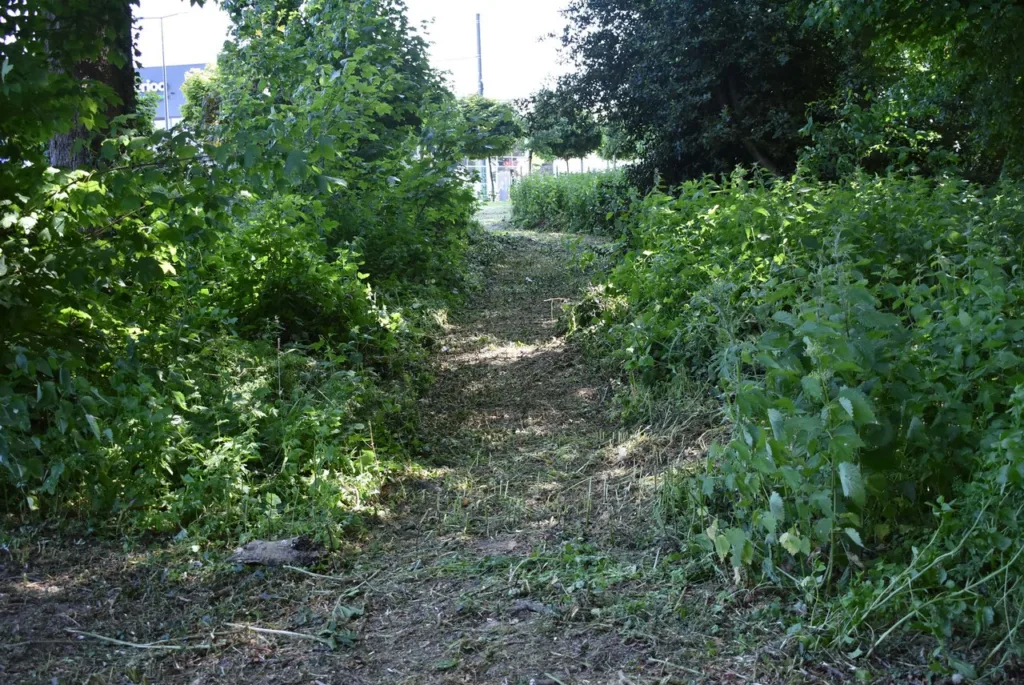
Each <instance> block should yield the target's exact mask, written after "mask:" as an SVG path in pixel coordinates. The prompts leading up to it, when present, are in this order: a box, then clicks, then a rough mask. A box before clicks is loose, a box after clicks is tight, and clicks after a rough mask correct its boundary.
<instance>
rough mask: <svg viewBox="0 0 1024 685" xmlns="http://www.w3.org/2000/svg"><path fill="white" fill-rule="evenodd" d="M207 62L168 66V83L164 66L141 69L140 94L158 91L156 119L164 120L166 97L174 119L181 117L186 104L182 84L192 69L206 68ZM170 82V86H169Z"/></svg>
mask: <svg viewBox="0 0 1024 685" xmlns="http://www.w3.org/2000/svg"><path fill="white" fill-rule="evenodd" d="M205 68H206V65H205V64H176V65H174V66H170V65H168V66H167V83H166V84H165V83H164V68H163V67H142V68H141V69H139V80H140V83H139V94H140V95H145V94H146V93H158V94H159V95H160V101H159V102H157V105H156V120H157V121H160V122H162V121H163V120H164V111H165V110H164V97H167V95H168V94H169V95H170V97H169V98H168V100H167V104H168V107H169V108H170V117H171V119H172V120H174V119H179V118H181V106H182V105H183V104H185V96H184V95H182V94H181V85H182V84H183V83H185V77H186V76H187V75H188V73H189V72H190V71H195V70H202V69H205ZM168 84H169V86H170V87H168Z"/></svg>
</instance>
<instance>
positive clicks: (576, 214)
mask: <svg viewBox="0 0 1024 685" xmlns="http://www.w3.org/2000/svg"><path fill="white" fill-rule="evenodd" d="M511 194H512V221H513V222H514V223H515V224H516V225H517V226H520V227H522V228H534V229H541V230H556V231H568V232H570V233H592V234H605V235H612V236H616V235H619V234H621V233H622V231H623V230H624V229H625V225H624V224H623V222H622V215H623V212H625V211H626V210H627V209H628V208H629V205H630V202H631V200H632V199H633V198H634V197H635V195H636V191H635V190H634V189H633V187H632V185H631V184H630V183H629V182H628V181H627V179H626V176H625V174H624V173H623V172H621V171H609V172H603V171H602V172H591V173H587V174H568V175H565V176H550V175H546V174H533V175H530V176H527V177H525V178H523V179H522V180H520V181H518V182H517V183H516V184H515V185H514V186H512V193H511Z"/></svg>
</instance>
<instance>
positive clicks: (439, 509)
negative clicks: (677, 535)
mask: <svg viewBox="0 0 1024 685" xmlns="http://www.w3.org/2000/svg"><path fill="white" fill-rule="evenodd" d="M496 239H497V240H499V241H500V242H501V244H502V250H501V253H500V258H499V260H498V261H497V263H495V264H494V265H493V267H492V269H491V272H490V275H489V278H488V282H487V286H486V288H485V289H484V291H483V292H482V293H480V294H479V295H478V296H477V297H475V298H474V299H473V301H472V302H471V304H470V306H469V307H468V308H467V309H466V310H465V311H463V312H461V313H460V314H459V316H458V318H457V319H456V320H455V321H454V322H453V323H452V324H451V325H450V326H449V328H448V331H447V335H446V338H445V340H444V341H443V345H442V347H441V352H440V353H439V355H438V360H437V362H438V378H437V383H436V385H435V386H434V388H433V390H432V392H431V393H430V394H429V396H428V397H426V398H425V399H424V402H423V412H424V418H425V421H426V425H427V429H428V433H429V434H430V435H431V436H433V438H434V441H435V443H436V445H437V450H438V452H439V458H438V461H439V463H440V465H441V466H440V468H438V469H437V470H436V471H435V472H434V473H433V474H432V475H433V477H432V478H430V479H425V480H421V481H413V482H410V483H407V484H405V491H406V492H405V507H404V511H403V512H402V514H401V515H400V518H399V521H398V523H397V525H396V526H394V527H393V528H392V529H391V530H387V531H383V532H382V533H381V534H380V535H378V536H377V539H376V543H377V544H378V545H379V546H380V553H379V555H378V556H377V557H375V558H373V559H369V560H367V564H368V566H372V567H375V570H379V571H380V573H379V574H378V575H377V576H375V578H374V580H373V581H371V585H372V586H373V587H372V590H370V591H368V592H367V595H366V599H367V607H368V609H369V610H368V613H367V619H366V621H365V622H364V623H363V624H362V625H361V626H360V632H361V633H362V634H364V635H365V636H366V642H365V644H363V645H361V647H360V648H359V649H358V650H357V652H356V654H357V658H358V659H359V660H360V661H361V662H362V663H361V667H360V668H359V669H354V670H353V671H352V676H353V677H354V678H356V679H357V682H416V683H419V682H474V683H476V682H480V683H483V682H494V683H502V682H509V683H517V682H524V683H525V682H531V681H535V682H550V683H557V682H560V681H561V682H610V681H609V680H608V679H609V677H612V676H614V679H617V678H618V672H619V671H620V670H623V671H624V672H632V673H634V674H635V673H636V672H637V671H638V669H639V668H640V665H641V664H642V663H643V659H642V651H643V650H638V649H636V648H635V647H634V646H631V645H629V644H627V641H624V640H623V639H622V638H621V636H620V635H618V634H617V632H616V631H615V630H614V629H613V627H612V626H610V625H608V624H604V623H602V622H601V620H600V618H601V597H600V596H599V595H600V593H601V591H602V590H603V589H604V588H603V587H601V586H604V585H607V584H608V583H609V582H615V581H616V580H618V579H616V578H611V577H609V573H608V571H611V570H612V568H611V567H612V566H614V572H613V573H614V574H619V575H624V576H629V575H633V574H638V573H640V570H639V564H640V563H643V554H639V555H636V564H637V565H635V567H631V568H628V569H624V568H622V567H621V566H622V565H621V563H620V562H618V561H616V562H614V563H610V561H611V560H610V558H609V557H608V556H606V551H607V545H609V544H611V545H614V544H615V542H614V539H615V537H616V535H615V532H616V525H617V524H622V523H628V525H629V526H630V528H631V530H630V535H632V532H634V531H632V523H633V522H632V520H629V521H628V522H627V521H626V520H625V519H623V518H620V515H621V514H622V512H623V509H628V510H630V513H632V511H633V510H634V509H635V507H634V506H633V504H634V501H633V500H634V498H635V497H636V494H637V493H636V489H637V488H639V487H641V486H642V477H643V474H642V472H641V471H638V470H636V469H635V468H633V464H631V463H630V462H629V460H630V457H629V454H628V450H627V449H626V448H625V447H623V448H622V449H621V450H620V449H618V448H617V447H616V445H618V443H619V442H621V440H618V439H617V436H615V435H614V434H613V433H612V428H613V426H612V425H610V424H609V423H608V422H607V420H606V417H607V414H608V411H607V406H606V404H605V403H606V400H607V398H608V396H609V394H610V393H609V390H610V387H609V384H608V379H607V378H605V377H602V376H601V375H599V374H597V373H596V372H595V370H594V369H593V368H592V367H591V366H590V365H588V364H587V363H586V362H585V361H584V359H583V358H582V357H581V354H580V352H579V351H578V350H576V349H573V348H572V347H571V346H569V345H567V344H566V341H565V339H564V338H563V337H562V336H561V335H559V329H558V317H559V314H560V312H561V309H562V304H563V303H564V302H567V301H569V300H571V299H572V298H574V297H576V296H577V295H578V294H579V291H580V287H581V286H582V284H583V277H582V275H581V274H579V273H578V272H577V271H576V270H575V269H574V268H573V267H572V266H571V262H572V258H571V257H572V256H571V254H570V248H568V247H567V245H566V243H567V241H568V237H567V236H562V235H555V234H533V233H525V232H503V233H502V234H501V235H499V236H497V238H496ZM638 479H639V480H638ZM624 537H626V538H627V539H625V540H623V539H620V540H619V542H620V543H621V542H629V539H628V537H629V536H624ZM596 538H600V542H598V540H597V539H596ZM653 554H654V553H653V552H652V556H651V557H650V559H648V560H647V563H648V564H650V563H651V562H653V560H654V559H653ZM367 570H369V569H367Z"/></svg>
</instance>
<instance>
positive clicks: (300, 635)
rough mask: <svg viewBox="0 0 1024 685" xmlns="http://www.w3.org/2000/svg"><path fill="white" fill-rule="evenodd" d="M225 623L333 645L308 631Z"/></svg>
mask: <svg viewBox="0 0 1024 685" xmlns="http://www.w3.org/2000/svg"><path fill="white" fill-rule="evenodd" d="M225 625H229V626H231V627H232V628H241V629H242V630H251V631H252V632H254V633H263V634H266V635H280V636H282V637H297V638H299V639H300V640H313V641H314V642H319V643H320V644H323V645H327V646H328V647H331V646H332V645H331V641H330V640H327V639H325V638H322V637H317V636H316V635H310V634H308V633H293V632H292V631H290V630H275V629H273V628H260V627H258V626H248V625H244V624H242V623H226V624H225Z"/></svg>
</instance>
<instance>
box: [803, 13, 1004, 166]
mask: <svg viewBox="0 0 1024 685" xmlns="http://www.w3.org/2000/svg"><path fill="white" fill-rule="evenodd" d="M807 16H808V19H809V21H810V22H811V23H813V24H815V25H818V26H821V27H822V28H826V29H830V30H832V31H833V32H834V33H835V35H840V36H849V37H850V40H851V41H852V42H853V44H854V45H855V48H856V51H855V54H856V55H857V60H856V62H855V63H854V64H853V65H851V66H852V69H851V73H850V78H849V83H850V85H851V87H852V88H853V89H854V93H855V96H856V98H855V104H856V106H857V107H859V108H863V109H865V110H868V112H869V114H870V117H871V119H873V120H875V121H878V120H883V121H882V122H881V123H880V124H876V129H877V128H888V129H889V130H888V131H885V130H883V131H882V133H883V134H888V135H885V136H884V137H885V142H886V143H891V142H892V138H893V135H892V133H893V129H894V128H896V127H897V126H898V127H901V128H902V129H904V130H905V131H906V133H903V132H901V131H899V130H898V129H897V131H896V132H897V133H899V134H900V137H901V138H903V139H904V140H903V141H898V142H900V143H901V144H900V147H901V148H903V149H904V150H906V149H907V148H916V149H910V150H909V151H910V152H911V153H912V154H911V155H910V157H911V158H912V159H913V161H914V162H915V163H916V164H917V166H918V167H919V168H921V169H922V170H924V171H930V170H931V169H929V168H928V165H929V163H931V164H934V157H935V156H936V153H940V152H941V153H942V154H941V155H940V156H941V157H943V158H946V157H949V156H955V158H956V162H957V163H958V164H959V166H960V167H961V170H962V171H963V172H964V173H966V174H968V175H969V176H971V177H974V178H977V179H979V180H992V179H993V178H995V177H996V176H998V175H999V174H1000V173H1002V172H1004V171H1010V172H1013V173H1015V174H1019V173H1020V166H1021V164H1022V162H1024V81H1022V80H1021V77H1020V76H1021V65H1022V64H1024V41H1021V38H1020V37H1021V35H1022V33H1024V4H1022V3H1020V2H1006V1H1003V0H972V1H969V2H914V1H911V0H900V1H891V0H867V1H865V0H812V1H811V2H810V3H809V11H808V13H807ZM849 109H850V108H849V106H847V107H846V109H845V110H844V111H840V112H839V115H840V117H841V118H847V117H846V114H847V113H848V110H849ZM857 113H859V111H858V112H857ZM894 119H895V120H896V121H894ZM852 123H854V124H855V125H856V124H857V123H858V122H852ZM922 131H923V132H927V133H928V134H929V136H930V137H929V139H928V140H927V141H926V144H923V145H916V146H915V145H910V144H908V143H907V142H906V139H908V138H915V137H916V138H921V137H922V136H921V133H920V132H922ZM865 133H867V134H868V136H870V135H872V134H874V133H876V132H875V131H865V130H864V129H863V128H858V129H857V134H858V139H861V140H863V139H865V138H867V137H868V136H865V135H864V134H865ZM839 136H840V137H841V138H846V141H845V142H846V143H847V146H849V144H850V143H851V142H852V141H850V140H849V139H850V137H851V136H850V135H849V132H846V133H840V134H839ZM876 147H878V146H877V145H876ZM925 153H928V154H931V156H932V157H933V159H932V160H928V159H925V157H924V155H925ZM904 156H905V157H906V155H904ZM889 157H890V159H889V160H886V161H888V162H890V163H891V162H892V161H893V160H892V159H891V157H892V155H889ZM895 161H896V162H901V161H904V160H898V159H897V160H895Z"/></svg>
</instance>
